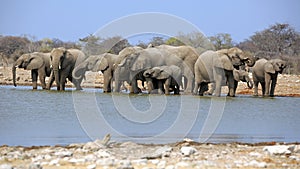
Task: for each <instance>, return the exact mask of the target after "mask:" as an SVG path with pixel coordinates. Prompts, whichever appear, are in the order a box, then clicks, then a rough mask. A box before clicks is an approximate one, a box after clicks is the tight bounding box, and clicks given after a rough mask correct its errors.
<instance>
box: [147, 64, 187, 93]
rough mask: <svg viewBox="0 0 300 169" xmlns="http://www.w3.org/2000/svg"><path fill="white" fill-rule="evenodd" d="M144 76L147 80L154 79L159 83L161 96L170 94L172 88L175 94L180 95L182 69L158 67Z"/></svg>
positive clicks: (173, 66)
mask: <svg viewBox="0 0 300 169" xmlns="http://www.w3.org/2000/svg"><path fill="white" fill-rule="evenodd" d="M143 75H144V76H145V77H146V78H152V79H154V80H155V82H157V83H158V93H159V94H163V93H165V94H170V88H172V90H174V94H179V92H180V88H179V86H180V85H181V79H182V71H181V69H180V67H178V66H175V65H171V66H158V67H153V68H151V69H148V70H146V71H145V72H144V73H143Z"/></svg>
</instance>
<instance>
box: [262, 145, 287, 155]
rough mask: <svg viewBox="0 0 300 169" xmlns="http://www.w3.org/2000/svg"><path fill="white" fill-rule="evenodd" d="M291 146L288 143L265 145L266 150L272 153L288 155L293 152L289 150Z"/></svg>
mask: <svg viewBox="0 0 300 169" xmlns="http://www.w3.org/2000/svg"><path fill="white" fill-rule="evenodd" d="M289 149H290V146H287V145H275V146H265V147H264V148H263V150H264V151H267V152H268V153H270V154H271V155H288V154H291V153H292V152H291V151H290V150H289Z"/></svg>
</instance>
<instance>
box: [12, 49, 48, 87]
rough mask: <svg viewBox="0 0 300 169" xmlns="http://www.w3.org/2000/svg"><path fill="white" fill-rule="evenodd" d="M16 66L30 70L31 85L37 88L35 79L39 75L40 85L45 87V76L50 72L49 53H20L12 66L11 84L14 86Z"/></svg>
mask: <svg viewBox="0 0 300 169" xmlns="http://www.w3.org/2000/svg"><path fill="white" fill-rule="evenodd" d="M16 68H23V69H25V70H31V78H32V87H33V89H37V79H38V77H39V79H40V82H41V86H42V88H43V89H46V83H45V78H46V76H47V77H49V76H50V73H51V69H50V53H41V52H34V53H27V54H23V55H21V56H20V57H19V58H18V59H17V60H16V62H15V63H14V64H13V67H12V74H13V84H14V86H15V87H16V86H17V84H16Z"/></svg>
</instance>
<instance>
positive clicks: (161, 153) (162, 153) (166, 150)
mask: <svg viewBox="0 0 300 169" xmlns="http://www.w3.org/2000/svg"><path fill="white" fill-rule="evenodd" d="M171 151H172V147H169V146H163V147H160V148H158V149H156V150H155V151H154V152H153V153H150V154H146V155H145V156H143V157H141V158H145V159H156V158H162V157H167V156H170V152H171Z"/></svg>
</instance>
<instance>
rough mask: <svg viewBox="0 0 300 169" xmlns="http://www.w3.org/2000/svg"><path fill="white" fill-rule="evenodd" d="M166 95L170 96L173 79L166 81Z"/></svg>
mask: <svg viewBox="0 0 300 169" xmlns="http://www.w3.org/2000/svg"><path fill="white" fill-rule="evenodd" d="M164 84H165V88H164V89H165V94H167V95H169V94H170V84H171V78H168V79H167V80H166V81H165V83H164Z"/></svg>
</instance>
